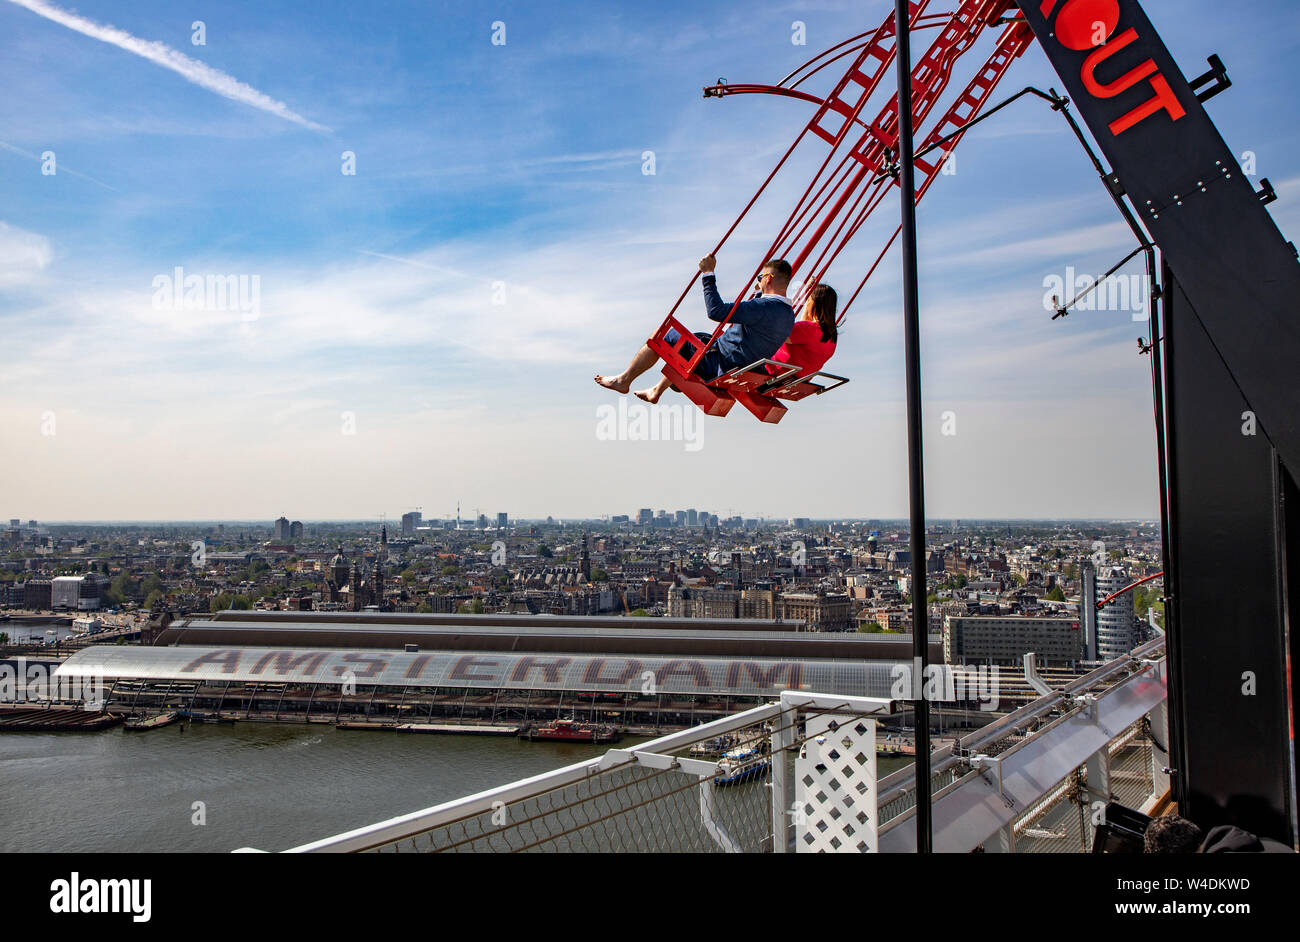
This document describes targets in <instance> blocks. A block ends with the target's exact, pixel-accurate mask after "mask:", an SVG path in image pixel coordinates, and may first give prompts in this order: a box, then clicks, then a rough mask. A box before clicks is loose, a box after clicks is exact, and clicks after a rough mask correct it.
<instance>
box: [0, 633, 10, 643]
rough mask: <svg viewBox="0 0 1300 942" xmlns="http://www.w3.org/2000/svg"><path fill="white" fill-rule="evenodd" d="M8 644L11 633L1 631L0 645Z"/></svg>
mask: <svg viewBox="0 0 1300 942" xmlns="http://www.w3.org/2000/svg"><path fill="white" fill-rule="evenodd" d="M8 643H9V632H7V631H0V644H8Z"/></svg>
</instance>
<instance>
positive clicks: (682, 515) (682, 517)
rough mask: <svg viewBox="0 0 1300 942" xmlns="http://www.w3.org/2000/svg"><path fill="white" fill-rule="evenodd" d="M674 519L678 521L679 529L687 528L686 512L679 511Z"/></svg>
mask: <svg viewBox="0 0 1300 942" xmlns="http://www.w3.org/2000/svg"><path fill="white" fill-rule="evenodd" d="M673 519H674V520H675V521H676V523H677V525H678V526H679V527H684V526H686V511H684V510H679V511H677V513H676V514H674V515H673Z"/></svg>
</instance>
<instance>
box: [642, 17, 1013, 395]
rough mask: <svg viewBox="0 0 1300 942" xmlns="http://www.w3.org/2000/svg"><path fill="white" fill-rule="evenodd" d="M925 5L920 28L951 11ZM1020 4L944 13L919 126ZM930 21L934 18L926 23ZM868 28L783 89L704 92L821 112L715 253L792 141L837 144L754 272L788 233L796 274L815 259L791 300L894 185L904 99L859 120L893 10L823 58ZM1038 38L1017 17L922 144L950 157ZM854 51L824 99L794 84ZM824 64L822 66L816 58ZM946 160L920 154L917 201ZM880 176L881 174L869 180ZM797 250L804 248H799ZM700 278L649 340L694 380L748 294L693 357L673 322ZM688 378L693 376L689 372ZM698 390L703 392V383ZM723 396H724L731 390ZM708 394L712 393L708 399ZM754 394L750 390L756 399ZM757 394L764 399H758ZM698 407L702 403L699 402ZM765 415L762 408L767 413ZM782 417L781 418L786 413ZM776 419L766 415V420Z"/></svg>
mask: <svg viewBox="0 0 1300 942" xmlns="http://www.w3.org/2000/svg"><path fill="white" fill-rule="evenodd" d="M928 3H929V0H909V9H910V12H911V18H912V22H913V25H914V26H916V27H918V28H920V26H921V24H922V22H923V21H933V20H935V19H939V18H943V17H944V15H942V14H926V13H925V12H924V11H925V8H926V6H927V5H928ZM1013 5H1014V0H963V2H962V3H961V4H960V5H959V7H958V9H957V10H956V11H955V12H953V13H952V14H950V15H947V16H946V22H945V24H944V25H943V28H942V30H941V32H940V35H939V37H938V38H937V39H936V40H935V41H934V43H933V44H931V46H930V47H929V49H927V50H926V52H925V54H924V55H923V56H922V57H921V59H920V60H919V61H918V62H917V63H916V65H915V66H914V68H913V69H912V70H911V80H912V83H913V96H912V98H913V123H914V125H915V126H919V125H920V124H921V123H922V122H924V121H925V119H926V118H927V117H928V115H929V113H930V111H931V110H932V109H933V108H934V106H935V105H936V104H937V103H938V101H939V98H940V97H941V96H942V94H943V92H944V90H945V89H946V87H947V85H948V82H949V80H950V78H951V75H952V69H953V65H954V63H955V62H956V60H957V59H958V58H959V57H960V56H961V55H962V54H964V53H965V52H966V51H967V50H968V49H969V48H970V47H971V46H972V45H973V44H974V43H975V42H976V40H977V39H978V38H979V36H980V35H981V34H982V33H983V31H984V30H985V29H986V28H987V27H988V26H990V25H992V24H993V23H994V22H995V21H996V20H997V19H998V17H1000V16H1001V15H1003V14H1004V13H1006V12H1007V11H1008V10H1010V9H1011V8H1012V7H1013ZM924 25H926V26H929V25H937V24H935V23H933V22H926V23H924ZM866 35H867V34H865V33H864V34H861V36H855V37H852V38H850V39H848V40H845V41H843V42H841V43H839V44H837V45H835V46H832V47H831V48H830V49H828V50H825V51H824V52H822V53H819V54H818V55H817V56H814V57H813V58H812V59H810V60H809V61H808V62H806V63H804V64H803V65H802V66H800V67H799V68H798V69H796V70H795V71H794V72H792V73H791V74H790V75H789V76H787V77H786V79H783V80H782V85H780V86H763V85H748V84H743V85H717V86H711V87H709V88H706V89H705V95H706V97H723V96H725V95H730V94H749V93H767V94H775V95H781V96H784V97H790V98H796V99H800V100H804V101H808V102H810V103H813V104H816V105H817V110H816V112H815V113H814V114H813V116H812V118H811V119H810V120H809V121H808V123H807V124H806V125H805V127H804V128H803V130H802V131H801V132H800V134H799V135H798V137H796V138H795V141H794V143H793V144H792V145H791V146H790V148H789V150H787V151H786V152H785V154H784V155H783V156H782V157H781V159H780V161H778V163H777V165H776V167H775V168H774V169H773V170H772V172H771V173H770V174H769V175H768V177H767V179H765V180H764V181H763V183H762V185H761V186H760V187H759V189H758V192H757V193H755V194H754V196H753V197H752V198H751V199H750V201H749V202H748V203H747V204H746V206H745V207H744V209H743V210H742V211H741V213H740V215H739V216H738V217H737V218H736V220H735V221H734V222H733V223H732V224H731V226H730V227H729V228H728V229H727V231H726V232H725V233H724V235H723V237H722V239H721V240H720V241H719V242H718V244H717V246H716V247H715V248H714V250H713V251H714V253H716V252H718V251H719V250H720V249H721V248H722V246H723V245H724V244H725V243H726V241H727V240H728V239H729V238H730V236H731V235H732V233H734V232H735V230H736V228H737V227H738V226H739V224H740V222H741V221H742V220H743V219H744V218H745V216H746V215H747V214H748V212H749V211H750V210H751V209H752V208H753V206H754V204H755V203H756V202H757V200H758V198H759V197H760V196H761V195H762V194H763V192H764V191H765V190H766V189H767V187H768V185H769V184H770V183H771V181H772V179H773V178H774V177H775V176H776V174H777V173H778V172H779V171H780V170H781V168H782V167H783V166H784V165H785V163H786V161H787V160H788V159H789V157H790V156H791V154H792V153H793V152H794V150H795V148H796V147H797V146H798V145H799V144H800V143H801V142H802V141H803V140H804V139H805V137H806V136H807V135H808V133H809V132H811V133H812V134H813V135H814V136H816V137H820V138H821V139H822V140H823V141H825V142H826V143H828V144H829V145H830V150H829V152H828V153H827V155H826V157H825V159H824V160H823V161H822V163H821V166H820V167H819V168H818V170H817V173H816V174H815V175H814V177H813V179H812V181H811V182H810V183H809V184H808V186H807V187H806V188H805V190H804V191H803V193H802V194H801V196H800V197H799V199H798V201H797V202H796V204H795V207H794V209H793V210H792V211H791V213H790V215H789V217H788V218H787V219H786V222H785V224H784V225H783V226H782V227H781V229H780V231H779V232H778V233H777V236H776V238H775V239H773V241H772V244H771V246H770V247H769V249H768V252H767V253H766V254H764V255H763V256H762V258H760V259H759V261H758V266H757V267H756V268H755V270H754V273H753V276H751V283H752V280H753V278H754V277H757V275H758V273H759V272H760V271H761V270H762V266H763V265H764V264H765V263H766V262H767V261H768V260H769V259H770V258H774V257H776V255H774V254H773V253H774V252H776V251H777V249H778V247H779V246H781V245H782V243H784V242H786V240H788V247H787V249H785V250H783V252H784V257H787V258H789V257H790V256H791V255H793V256H794V257H793V258H791V259H790V261H791V266H792V268H793V269H794V270H795V271H798V270H800V269H801V268H802V267H804V265H805V264H807V263H810V268H809V274H810V278H807V279H805V282H806V283H805V284H804V286H803V288H801V289H800V291H799V292H797V293H796V298H795V299H794V301H795V303H796V304H797V303H799V302H800V301H801V300H802V298H803V296H804V295H805V294H806V293H807V290H808V289H809V288H810V286H811V285H812V284H813V283H815V282H816V281H819V280H820V279H821V278H822V277H823V276H824V275H825V274H826V272H827V271H828V269H829V268H830V266H831V265H832V264H833V262H834V261H835V259H836V258H837V257H838V256H839V254H840V253H841V252H842V251H843V250H844V249H845V247H846V246H847V245H848V243H849V241H851V240H852V239H853V237H854V236H855V235H856V234H857V232H858V231H859V230H860V228H861V227H862V225H863V224H864V223H865V222H866V220H867V219H868V218H869V217H870V215H871V214H872V213H873V212H874V211H875V209H876V208H877V207H878V206H879V205H880V204H881V202H883V199H884V197H885V195H886V194H887V192H888V186H889V183H890V182H893V181H894V178H893V176H892V173H891V171H892V170H893V167H892V164H893V163H894V160H895V158H894V157H893V154H894V151H895V150H896V148H897V144H898V123H899V122H898V114H897V107H898V105H897V99H896V98H891V99H890V100H889V101H888V102H887V103H886V104H885V106H884V108H883V109H882V110H881V112H880V114H878V115H877V117H876V119H875V120H874V121H873V122H871V123H866V122H864V121H862V120H861V118H860V113H861V111H862V109H863V108H864V107H865V105H866V103H867V101H868V100H869V99H870V98H871V97H872V95H873V93H874V92H875V91H876V89H877V87H878V86H879V84H880V81H881V80H882V79H883V77H884V75H885V74H887V72H888V71H889V67H890V65H891V64H892V62H893V59H894V57H895V52H896V44H895V43H893V42H891V40H892V39H893V38H894V23H893V17H892V16H891V17H889V18H888V19H887V21H886V22H885V23H884V24H882V25H881V26H880V27H879V28H878V29H877V30H876V31H875V33H874V34H872V38H871V39H870V40H868V41H866V42H864V43H863V44H862V45H861V47H860V48H859V47H852V48H849V49H847V50H844V51H842V52H839V53H838V54H837V55H834V56H833V57H831V58H829V59H827V58H826V57H827V56H830V55H831V53H834V52H836V50H840V49H842V48H843V47H845V46H847V45H849V44H851V43H853V42H855V41H856V40H858V39H860V38H862V37H864V36H866ZM1031 41H1032V33H1030V31H1029V30H1028V29H1027V28H1026V27H1025V24H1024V23H1023V21H1021V22H1019V23H1013V24H1012V25H1011V26H1010V27H1009V28H1008V29H1007V30H1006V31H1005V32H1004V33H1003V34H1002V36H1001V37H999V40H998V45H997V48H996V49H995V51H994V53H993V55H992V56H990V58H989V60H988V61H987V62H986V63H985V64H984V66H983V67H982V68H981V69H980V70H979V72H978V73H977V74H976V76H975V77H974V78H973V79H972V80H971V82H970V83H969V84H968V85H967V87H966V89H965V91H964V92H963V93H962V94H961V95H960V96H959V97H958V99H957V100H956V101H955V102H954V103H953V105H952V106H951V107H949V109H948V110H947V112H946V113H945V114H944V116H943V117H942V118H941V119H940V121H939V122H938V124H937V125H936V126H935V127H934V129H933V130H932V131H931V132H930V134H929V135H928V137H927V139H926V141H925V142H924V144H923V145H922V147H921V148H919V149H920V150H924V149H925V148H926V147H929V146H932V145H933V144H934V143H935V142H937V141H938V140H939V139H940V138H943V137H945V136H947V135H952V137H951V138H950V139H949V141H948V142H947V144H946V146H945V147H944V148H943V151H942V153H943V157H944V158H945V159H946V157H947V155H948V154H950V153H951V151H952V149H953V148H954V147H955V146H956V145H957V143H958V142H959V141H960V140H961V137H962V136H963V131H964V128H965V127H966V126H967V125H968V124H969V123H970V122H971V121H972V120H974V118H975V117H976V116H977V115H978V114H979V112H980V109H981V108H982V107H983V106H984V104H985V103H986V102H987V100H988V98H989V96H990V94H991V93H992V91H993V89H994V88H995V87H996V86H997V84H998V82H999V81H1000V80H1001V79H1002V77H1003V75H1004V74H1005V73H1006V70H1007V68H1008V67H1009V66H1010V64H1011V62H1012V61H1013V60H1014V59H1015V58H1017V57H1018V56H1020V55H1021V54H1023V52H1024V51H1025V49H1026V48H1028V45H1029V43H1030V42H1031ZM854 49H857V51H858V54H857V56H856V57H855V59H854V61H853V63H852V65H851V66H850V67H849V68H848V69H847V70H846V71H845V73H844V75H843V76H842V77H841V78H840V80H839V82H838V83H837V84H836V86H835V88H834V89H833V90H832V91H831V93H830V94H829V95H828V96H827V97H826V98H825V99H818V98H817V97H816V96H813V95H810V94H807V93H804V92H800V91H798V90H796V89H795V88H794V87H793V85H797V84H800V83H801V82H803V81H804V80H805V79H807V78H809V77H810V76H811V75H813V74H815V73H816V72H818V71H820V70H821V69H823V68H825V67H826V66H828V65H830V64H831V63H832V62H835V61H838V60H840V59H842V58H844V57H846V56H848V55H849V54H851V53H852V52H853V51H854ZM822 60H825V61H822ZM819 62H820V64H817V63H819ZM814 64H817V65H816V68H814V69H812V71H810V72H807V74H804V75H802V76H801V77H799V78H798V79H797V80H795V81H793V82H792V83H791V85H790V86H789V87H783V86H785V83H787V82H791V80H792V79H794V78H795V76H799V75H800V73H801V72H805V70H807V69H809V68H810V67H811V66H813V65H814ZM831 113H834V114H835V118H834V119H831V123H830V126H829V127H828V126H827V120H828V119H827V115H828V114H831ZM854 125H856V126H857V127H858V128H863V129H864V130H863V132H862V133H861V135H860V136H859V137H858V139H857V140H856V141H855V142H854V143H853V145H852V146H851V147H849V148H848V151H847V153H842V152H841V144H843V143H845V142H846V141H848V140H849V137H848V132H849V130H850V129H851V127H852V126H854ZM837 153H839V154H840V155H841V157H840V160H839V162H838V163H837V164H836V165H835V168H834V169H833V170H831V171H830V172H829V173H827V167H828V166H830V165H831V161H832V158H834V157H835V156H836V154H837ZM943 165H944V159H939V160H933V159H931V160H926V159H923V158H918V159H915V168H916V169H917V170H919V171H920V176H921V180H920V181H919V184H918V187H917V191H916V200H917V201H918V202H919V201H920V199H921V198H922V196H924V194H925V193H926V192H927V191H928V189H929V187H930V186H931V185H932V184H933V182H934V180H935V179H936V178H937V176H938V175H939V173H940V172H941V171H942V169H943ZM873 176H874V179H872V178H873ZM869 179H870V181H871V182H869V183H868V184H867V185H866V186H865V187H864V186H863V182H864V181H866V180H869ZM810 230H811V231H810ZM897 236H898V232H897V230H896V231H895V233H894V235H893V236H892V237H891V238H890V239H889V241H888V242H887V243H886V245H885V248H884V249H883V250H882V251H881V253H880V255H879V256H878V257H877V259H876V261H875V262H874V263H873V264H872V266H871V268H870V269H869V270H868V272H867V275H866V277H864V278H863V279H862V282H861V283H860V284H859V285H858V287H857V289H856V290H855V291H854V292H853V294H852V296H851V297H850V298H849V301H848V303H847V304H845V305H844V307H843V308H842V309H841V312H840V315H839V318H838V321H837V322H840V323H842V322H843V320H844V317H845V315H846V314H847V313H848V310H849V308H850V307H851V306H852V304H853V302H854V301H855V300H856V299H857V297H858V295H859V294H860V293H861V291H862V289H863V287H865V285H866V282H867V280H868V279H869V278H870V277H871V275H872V274H873V273H874V272H875V270H876V268H877V267H878V266H879V264H880V262H881V260H882V259H883V258H884V256H885V254H886V253H887V252H888V251H889V249H890V247H891V246H892V244H893V242H894V240H895V239H896V238H897ZM796 249H797V250H798V251H797V253H796ZM810 260H811V262H810ZM698 277H699V273H698V272H697V273H695V274H694V275H693V276H692V278H691V279H690V281H689V282H688V284H687V285H686V288H685V289H684V290H683V291H682V293H681V295H680V296H679V297H678V299H677V301H676V303H674V304H673V306H672V308H671V310H670V311H669V314H668V316H667V317H666V318H665V320H664V322H663V323H662V324H661V325H660V328H659V330H658V331H656V333H655V335H654V336H652V337H651V340H650V344H651V346H652V347H653V348H654V349H655V350H656V352H658V353H659V354H660V356H661V357H663V358H664V360H665V367H666V369H665V372H667V371H668V368H671V369H672V370H673V371H674V372H675V373H676V374H677V375H678V376H680V377H689V376H690V375H691V373H692V372H693V371H694V369H695V367H696V366H697V365H698V364H699V362H700V361H701V360H702V359H703V357H704V356H705V354H706V353H707V352H708V350H709V349H710V348H711V347H712V346H713V345H714V344H715V343H716V342H717V340H718V338H719V337H720V336H721V335H722V333H723V331H724V330H726V329H727V327H728V325H729V324H730V323H731V319H732V317H733V316H734V314H735V311H736V308H737V306H738V305H739V304H740V303H741V300H742V298H743V297H744V295H745V294H746V293H747V292H745V291H742V292H741V293H739V294H737V296H736V299H735V301H733V303H732V306H731V310H730V311H729V312H728V314H727V317H726V318H725V319H724V320H723V321H722V322H721V323H720V324H718V325H717V327H716V328H715V329H714V331H713V334H712V336H711V337H710V338H709V340H708V341H707V342H705V343H703V344H702V345H701V344H700V343H699V342H695V346H696V349H695V352H694V354H693V356H691V357H690V358H689V359H687V358H685V357H684V356H682V353H681V348H682V346H683V345H684V343H683V342H684V341H685V340H686V338H687V337H691V338H692V340H693V336H692V335H690V334H689V333H688V332H685V330H684V328H683V327H682V325H681V324H680V322H678V321H677V320H676V318H675V314H676V312H677V310H678V309H679V307H680V306H681V304H682V302H683V301H684V300H685V298H686V295H687V294H688V293H689V292H690V290H691V288H692V287H693V286H694V284H695V282H696V280H697V279H698ZM670 328H674V329H678V330H679V332H681V333H683V338H682V340H681V341H679V343H678V344H672V345H670V344H668V343H667V341H666V340H665V339H664V335H665V334H666V333H667V332H668V330H669V329H670ZM687 382H688V383H689V382H690V381H689V379H688V380H687ZM731 382H732V383H733V384H735V383H736V382H737V380H735V379H732V380H731ZM729 390H730V391H731V392H733V393H734V394H735V396H736V399H737V400H739V401H744V402H745V404H746V406H747V408H750V409H751V411H755V414H759V412H758V411H756V410H755V409H754V403H753V402H752V401H748V400H746V398H744V397H745V396H747V395H748V393H750V392H752V390H747V389H744V388H741V389H736V388H732V387H729ZM695 392H696V393H699V391H698V390H696V391H695ZM706 392H707V390H706ZM723 395H724V396H725V393H723ZM704 398H707V396H705V397H704ZM752 398H753V397H750V399H752ZM758 398H760V399H761V398H763V397H762V396H759V397H758ZM692 399H694V400H696V401H697V404H699V402H700V400H699V399H698V398H697V397H696V396H694V395H693V396H692ZM730 405H731V400H730V398H729V397H728V401H727V402H726V403H725V404H724V405H723V406H720V407H719V408H720V411H718V412H716V413H715V414H725V411H726V409H727V408H729V407H730ZM701 407H702V408H703V407H704V406H703V405H701ZM712 408H713V407H712V406H711V407H710V409H711V410H712ZM781 411H784V410H781ZM762 417H763V416H761V415H760V418H762ZM777 418H779V415H778V416H777ZM776 420H777V419H765V421H776Z"/></svg>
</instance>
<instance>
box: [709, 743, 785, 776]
mask: <svg viewBox="0 0 1300 942" xmlns="http://www.w3.org/2000/svg"><path fill="white" fill-rule="evenodd" d="M769 765H771V763H770V762H769V761H768V759H767V757H766V756H765V755H763V754H762V753H761V752H759V751H758V750H757V749H755V748H753V747H743V748H740V749H733V750H731V751H730V752H728V753H727V754H726V755H724V756H723V757H722V758H721V759H719V760H718V774H717V775H716V776H714V779H713V784H714V785H739V784H740V783H741V782H748V781H750V780H751V779H755V778H758V777H759V776H761V775H762V774H763V773H764V772H766V771H767V767H768V766H769Z"/></svg>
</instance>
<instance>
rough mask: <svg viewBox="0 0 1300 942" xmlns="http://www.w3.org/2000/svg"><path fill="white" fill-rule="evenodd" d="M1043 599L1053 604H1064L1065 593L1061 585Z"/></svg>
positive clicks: (1055, 586) (1053, 588)
mask: <svg viewBox="0 0 1300 942" xmlns="http://www.w3.org/2000/svg"><path fill="white" fill-rule="evenodd" d="M1043 598H1045V599H1047V600H1049V601H1051V602H1064V601H1065V593H1064V592H1062V591H1061V587H1060V586H1059V585H1054V586H1052V591H1051V592H1048V593H1047V594H1046V595H1044V596H1043Z"/></svg>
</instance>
